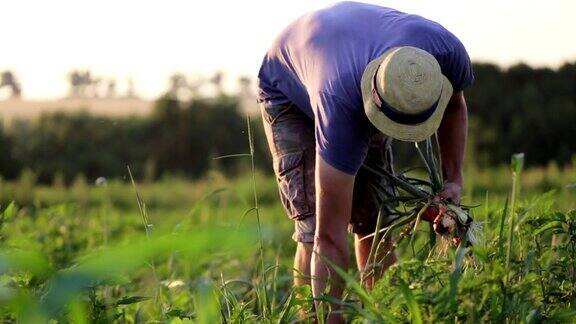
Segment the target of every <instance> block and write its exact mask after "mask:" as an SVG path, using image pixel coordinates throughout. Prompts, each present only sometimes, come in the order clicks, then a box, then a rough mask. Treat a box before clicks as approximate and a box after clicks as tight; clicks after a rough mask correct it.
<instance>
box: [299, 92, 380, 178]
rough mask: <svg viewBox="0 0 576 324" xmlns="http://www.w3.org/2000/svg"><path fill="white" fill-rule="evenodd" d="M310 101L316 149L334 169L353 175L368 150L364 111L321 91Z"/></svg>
mask: <svg viewBox="0 0 576 324" xmlns="http://www.w3.org/2000/svg"><path fill="white" fill-rule="evenodd" d="M311 104H312V107H313V110H314V115H315V116H314V117H315V124H316V126H315V127H316V130H315V131H316V151H317V152H318V154H320V156H321V157H322V158H323V159H324V160H325V161H326V162H327V163H328V164H330V165H331V166H333V167H334V168H336V169H338V170H340V171H342V172H345V173H348V174H351V175H355V174H356V173H357V172H358V169H360V166H361V165H362V163H363V162H364V158H365V157H366V154H367V152H368V141H369V137H370V129H369V124H368V120H367V118H366V116H365V115H364V111H363V110H362V109H358V108H357V107H353V106H352V105H351V104H348V103H346V102H345V101H344V100H342V99H341V98H339V97H337V96H334V95H330V94H326V93H324V92H320V93H319V94H318V95H317V96H313V97H312V100H311Z"/></svg>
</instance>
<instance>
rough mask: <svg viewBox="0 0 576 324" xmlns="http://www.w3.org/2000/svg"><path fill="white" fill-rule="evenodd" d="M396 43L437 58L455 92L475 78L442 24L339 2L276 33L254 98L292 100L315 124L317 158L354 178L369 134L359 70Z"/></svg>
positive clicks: (275, 102)
mask: <svg viewBox="0 0 576 324" xmlns="http://www.w3.org/2000/svg"><path fill="white" fill-rule="evenodd" d="M397 46H414V47H418V48H421V49H423V50H426V51H427V52H429V53H430V54H432V55H433V56H435V58H436V59H437V60H438V63H439V64H440V67H441V69H442V72H443V74H444V75H446V77H448V79H449V80H450V81H451V83H452V84H453V87H454V90H455V91H459V90H461V89H463V88H464V87H466V86H468V85H469V84H470V83H471V82H472V80H473V77H472V71H471V68H470V64H469V58H468V56H467V54H466V51H465V49H464V47H463V46H462V44H461V43H460V41H459V40H458V39H457V38H456V37H455V36H454V35H452V34H451V33H450V32H449V31H447V30H446V29H445V28H443V27H442V26H441V25H439V24H437V23H435V22H432V21H430V20H427V19H425V18H422V17H420V16H416V15H409V14H406V13H402V12H399V11H396V10H394V9H390V8H384V7H380V6H375V5H369V4H362V3H355V2H343V3H339V4H336V5H334V6H332V7H329V8H326V9H323V10H319V11H316V12H312V13H310V14H307V15H305V16H302V17H300V18H299V19H298V20H296V21H295V22H294V23H292V24H291V25H290V26H288V27H287V28H286V29H285V30H284V31H283V32H282V33H281V35H280V36H279V37H278V38H277V39H276V41H275V43H274V44H273V46H272V47H271V48H270V50H269V51H268V53H267V54H266V57H265V58H264V61H263V63H262V67H261V70H260V73H259V88H260V89H259V100H260V101H261V102H263V103H264V104H265V105H279V104H286V103H289V102H291V103H294V104H295V105H296V106H297V107H298V108H299V109H301V110H302V111H303V112H304V113H306V114H307V115H308V116H309V117H310V118H313V119H314V120H315V123H316V137H317V149H318V153H319V154H321V155H322V156H323V157H324V158H325V159H326V160H327V162H329V163H330V164H332V165H333V166H334V167H336V168H338V169H340V170H341V171H344V172H347V173H350V174H353V173H355V172H356V171H357V169H358V167H359V166H360V164H361V163H362V161H363V159H364V156H365V154H366V150H367V143H368V137H369V133H370V126H369V125H370V124H369V122H368V120H367V118H366V116H365V114H364V110H363V105H362V95H361V90H360V80H361V78H362V73H363V72H364V69H365V67H366V66H367V65H368V63H369V62H370V61H371V60H373V59H375V58H377V57H378V56H380V55H381V54H382V53H384V52H385V51H386V50H388V49H390V48H392V47H397ZM344 152H345V153H344Z"/></svg>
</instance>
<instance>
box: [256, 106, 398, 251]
mask: <svg viewBox="0 0 576 324" xmlns="http://www.w3.org/2000/svg"><path fill="white" fill-rule="evenodd" d="M261 111H262V119H263V123H264V130H265V132H266V138H267V140H268V145H269V147H270V152H271V153H272V160H273V167H274V173H275V174H276V180H277V182H278V188H279V191H280V199H281V201H282V204H283V205H284V208H285V209H286V212H287V214H288V216H289V217H290V218H291V219H292V220H294V222H295V230H294V234H293V235H292V238H293V239H294V240H295V241H296V242H303V243H310V242H313V241H314V231H315V228H316V217H315V206H316V194H315V184H314V168H315V159H316V148H315V147H316V142H315V138H314V121H313V120H312V119H310V117H308V116H307V115H306V114H304V113H303V112H302V111H301V110H300V109H298V108H297V107H296V106H294V105H293V104H287V105H278V106H269V107H265V106H264V105H261ZM374 133H375V134H374V135H373V136H372V138H371V140H370V144H369V150H368V155H367V157H366V159H365V160H364V164H363V165H362V167H361V168H360V170H359V171H358V173H357V175H356V179H355V184H354V198H353V203H352V217H351V220H350V226H349V229H350V231H351V232H353V233H356V234H359V235H368V234H371V233H373V232H374V230H375V228H376V222H377V219H378V214H379V211H380V207H381V206H382V203H383V201H384V200H386V198H389V197H391V196H393V195H395V191H394V187H393V186H392V185H390V182H389V181H388V180H387V179H386V178H385V177H382V176H379V175H377V174H375V173H374V172H372V171H370V170H369V169H368V168H366V166H368V167H369V168H372V169H376V170H378V169H382V168H385V169H388V170H389V171H392V148H391V139H390V138H388V137H386V136H384V135H383V134H382V133H380V132H376V131H375V132H374ZM386 207H388V208H384V209H383V212H382V216H383V217H384V219H383V223H384V224H386V223H387V219H388V218H389V216H388V215H389V213H387V212H386V211H387V210H389V208H390V207H392V206H386Z"/></svg>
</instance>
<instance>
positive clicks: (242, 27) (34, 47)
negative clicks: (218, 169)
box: [0, 0, 576, 99]
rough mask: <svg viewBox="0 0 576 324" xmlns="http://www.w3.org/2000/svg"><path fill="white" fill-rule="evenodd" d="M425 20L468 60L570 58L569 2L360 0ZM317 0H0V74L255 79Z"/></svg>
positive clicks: (54, 86) (42, 90)
mask: <svg viewBox="0 0 576 324" xmlns="http://www.w3.org/2000/svg"><path fill="white" fill-rule="evenodd" d="M365 2H371V3H376V4H380V5H383V6H388V7H393V8H396V9H400V10H403V11H406V12H410V13H416V14H420V15H422V16H424V17H426V18H430V19H432V20H435V21H437V22H439V23H441V24H442V25H444V26H445V27H447V28H448V29H449V30H451V31H452V32H453V33H454V34H456V35H457V36H458V37H459V38H460V39H461V40H462V42H463V43H464V45H465V46H466V48H467V49H468V52H469V54H470V56H471V57H472V59H473V60H475V61H491V62H496V63H499V64H502V65H510V64H512V63H516V62H519V61H524V62H527V63H529V64H532V65H538V66H543V65H546V66H553V67H555V66H558V65H559V64H561V63H562V62H564V61H567V60H569V61H575V60H576V19H575V18H574V14H575V13H576V1H574V0H546V1H542V0H538V1H533V0H484V1H465V0H437V1H427V0H388V1H370V0H367V1H365ZM331 3H334V1H325V0H317V1H312V0H281V1H277V0H261V1H260V0H257V1H251V0H241V1H222V0H205V1H201V0H187V1H184V0H179V1H177V0H162V1H156V0H154V1H151V0H146V1H143V0H140V1H128V0H122V1H121V0H99V1H83V0H82V1H80V0H51V1H45V0H38V1H32V0H13V1H9V0H3V1H2V3H1V5H0V8H1V9H0V42H1V43H0V71H2V70H4V69H12V70H13V71H15V72H16V74H17V77H18V78H19V79H20V81H21V83H22V84H23V91H24V96H25V97H26V98H27V99H45V98H58V97H62V96H64V95H66V92H67V87H68V86H67V81H66V73H67V72H68V71H70V70H72V69H75V68H81V69H91V70H92V71H93V73H94V74H96V75H100V76H104V77H115V78H117V79H118V90H119V91H122V90H123V88H124V87H125V84H126V80H127V79H128V77H129V76H131V77H132V78H133V79H134V84H135V87H136V90H137V92H138V93H139V94H141V95H142V96H144V97H148V98H154V97H155V96H157V95H159V94H160V92H161V91H163V90H164V89H166V87H167V83H168V81H167V80H168V76H169V75H170V74H171V73H173V72H176V71H181V72H183V73H185V74H187V75H193V74H203V75H209V74H211V73H212V72H214V71H216V70H222V71H224V72H226V73H227V74H228V75H229V77H230V78H232V77H236V76H238V75H249V76H255V74H256V73H257V70H258V66H259V64H260V60H261V58H262V56H263V54H264V52H265V50H266V48H267V47H268V45H269V44H270V43H271V42H272V40H273V39H274V37H275V35H276V34H277V33H278V32H280V31H281V30H282V28H283V27H284V26H286V25H287V24H288V23H289V22H290V21H291V20H293V19H295V18H296V17H298V16H299V15H301V14H303V13H305V12H307V11H310V10H314V9H316V8H320V7H324V6H326V5H329V4H331Z"/></svg>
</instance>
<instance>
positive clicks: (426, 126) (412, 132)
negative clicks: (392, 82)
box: [361, 48, 453, 142]
mask: <svg viewBox="0 0 576 324" xmlns="http://www.w3.org/2000/svg"><path fill="white" fill-rule="evenodd" d="M393 50H394V48H393V49H390V50H388V51H386V52H385V53H384V54H382V55H380V56H379V57H378V58H376V59H374V60H372V61H371V62H370V63H369V64H368V66H367V67H366V69H365V70H364V73H363V75H362V83H361V88H362V100H363V101H364V111H365V112H366V116H367V117H368V119H369V120H370V122H372V124H373V125H374V126H375V127H376V128H377V129H378V130H380V131H381V132H382V133H384V134H385V135H387V136H390V137H392V138H394V139H397V140H401V141H406V142H419V141H423V140H425V139H426V138H428V137H430V136H432V134H434V133H435V132H436V131H437V130H438V127H439V126H440V123H441V122H442V117H443V116H444V111H445V110H446V106H448V102H449V101H450V98H451V97H452V91H453V90H452V84H451V83H450V81H449V80H448V79H447V78H446V77H445V76H444V75H443V76H442V82H443V84H442V93H441V94H440V99H439V100H438V106H437V108H436V110H435V111H434V113H433V114H432V116H430V118H428V119H427V120H426V121H425V122H423V123H420V124H416V125H407V124H400V123H397V122H395V121H393V120H391V119H390V118H388V117H387V116H386V115H384V113H383V112H381V111H380V109H379V108H378V107H377V106H376V104H375V103H374V100H373V98H372V78H373V77H374V73H376V70H377V69H378V66H379V65H380V63H382V61H384V60H385V59H386V57H387V56H388V55H389V54H390V53H392V52H393Z"/></svg>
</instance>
